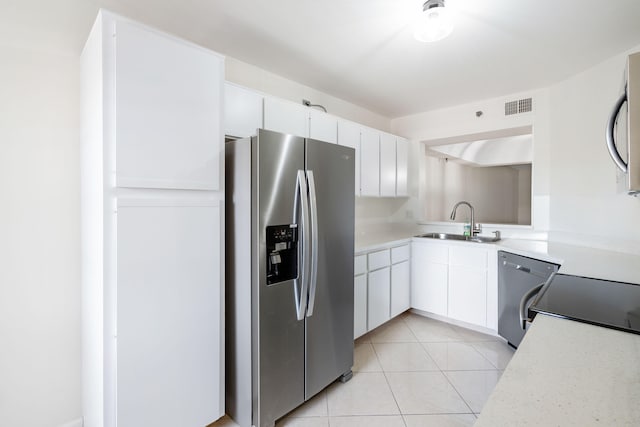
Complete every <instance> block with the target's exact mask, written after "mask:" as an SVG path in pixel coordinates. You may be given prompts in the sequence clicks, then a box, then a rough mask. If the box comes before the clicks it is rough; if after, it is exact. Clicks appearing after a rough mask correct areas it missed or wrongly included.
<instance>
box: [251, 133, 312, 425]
mask: <svg viewBox="0 0 640 427" xmlns="http://www.w3.org/2000/svg"><path fill="white" fill-rule="evenodd" d="M252 150H253V156H252V157H253V165H252V170H253V178H252V179H253V180H254V183H253V185H252V187H253V189H254V192H256V193H257V194H254V195H253V197H254V200H255V207H256V208H257V215H258V221H257V230H256V229H254V230H253V232H252V236H253V237H252V238H253V240H254V241H253V243H252V244H253V245H254V247H258V248H259V253H258V258H259V262H258V265H259V268H258V270H259V271H258V274H257V275H254V278H253V279H252V280H253V286H257V300H254V303H253V304H254V306H253V313H254V316H255V315H256V313H257V316H258V318H257V319H254V322H255V321H256V320H257V322H255V323H254V326H253V330H254V338H253V339H254V343H253V352H254V354H253V360H254V361H256V360H257V361H258V366H257V376H255V375H254V390H257V391H258V402H257V408H256V407H254V420H253V423H254V425H255V426H256V427H264V426H272V425H273V423H274V421H275V420H276V419H278V418H280V417H282V416H283V415H285V414H286V413H287V412H289V411H291V410H292V409H294V408H295V407H296V406H299V405H300V404H302V403H303V401H304V320H302V321H299V320H297V317H296V298H295V295H296V293H295V286H296V282H297V281H294V280H288V281H283V282H279V283H275V284H272V285H268V284H267V277H266V276H267V271H266V270H267V261H266V260H267V253H266V227H267V226H275V225H282V224H291V223H294V222H298V224H301V221H299V220H298V221H296V220H294V218H293V212H294V202H295V193H296V179H297V174H298V170H301V169H304V139H302V138H298V137H294V136H290V135H282V134H278V133H275V132H270V131H263V130H260V131H259V133H258V138H257V141H256V143H254V144H253V146H252ZM256 197H257V200H256V199H255V198H256ZM254 224H255V222H254ZM300 267H301V266H300V265H299V266H298V272H299V271H300ZM254 295H256V293H255V292H254ZM256 352H257V353H258V354H256ZM254 367H255V364H254ZM256 382H257V384H256Z"/></svg>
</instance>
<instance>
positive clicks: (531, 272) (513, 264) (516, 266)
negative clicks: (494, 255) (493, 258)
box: [502, 261, 549, 280]
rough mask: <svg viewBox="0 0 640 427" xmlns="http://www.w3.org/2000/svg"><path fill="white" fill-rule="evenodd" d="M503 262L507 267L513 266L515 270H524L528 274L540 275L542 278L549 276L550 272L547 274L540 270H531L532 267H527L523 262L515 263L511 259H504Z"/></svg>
mask: <svg viewBox="0 0 640 427" xmlns="http://www.w3.org/2000/svg"><path fill="white" fill-rule="evenodd" d="M502 264H503V265H504V266H505V267H511V268H513V269H515V270H518V271H522V272H523V273H527V274H532V275H534V276H537V277H540V278H542V279H544V280H547V278H548V277H549V274H548V273H547V274H545V273H539V272H537V271H535V270H531V268H529V267H526V266H524V265H522V264H516V263H513V262H509V261H502Z"/></svg>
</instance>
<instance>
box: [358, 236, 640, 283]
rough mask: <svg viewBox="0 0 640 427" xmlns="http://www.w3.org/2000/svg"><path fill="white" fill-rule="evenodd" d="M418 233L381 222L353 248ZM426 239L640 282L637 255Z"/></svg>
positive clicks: (554, 245)
mask: <svg viewBox="0 0 640 427" xmlns="http://www.w3.org/2000/svg"><path fill="white" fill-rule="evenodd" d="M421 233H422V232H421V231H420V229H419V228H417V227H411V226H408V225H404V226H402V227H384V226H381V227H380V228H379V229H377V230H369V231H367V232H366V233H364V232H361V233H356V236H355V252H356V253H357V254H358V253H362V252H367V251H372V250H376V249H381V248H384V247H390V246H394V245H398V244H403V243H406V242H408V241H410V239H411V238H413V236H415V235H417V234H421ZM427 240H428V241H429V242H442V243H443V244H461V245H474V246H478V245H482V246H491V247H495V248H497V249H498V250H504V251H507V252H511V253H515V254H518V255H523V256H527V257H530V258H536V259H540V260H543V261H549V262H553V263H557V264H560V265H561V267H560V273H565V274H574V275H577V276H585V277H593V278H596V279H606V280H615V281H620V282H629V283H640V255H635V254H627V253H622V252H614V251H609V250H603V249H598V248H590V247H583V246H576V245H569V244H566V243H559V242H553V241H551V242H550V241H545V240H529V239H510V238H506V239H503V240H500V241H499V242H496V243H474V242H459V241H452V240H444V241H442V240H435V239H427Z"/></svg>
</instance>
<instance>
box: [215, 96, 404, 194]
mask: <svg viewBox="0 0 640 427" xmlns="http://www.w3.org/2000/svg"><path fill="white" fill-rule="evenodd" d="M225 90H226V93H225V96H226V98H225V124H224V129H225V134H226V135H231V136H236V137H246V136H250V135H253V134H255V130H256V128H258V127H263V128H264V129H268V130H272V131H275V132H281V133H286V134H291V135H297V136H301V137H304V138H313V139H317V140H320V141H326V142H330V143H334V144H335V143H338V144H340V145H345V146H347V147H352V148H354V149H355V150H356V158H355V180H356V182H355V195H356V196H368V197H406V196H408V188H407V174H408V172H407V170H408V167H407V165H408V157H409V153H408V151H409V141H407V140H406V139H404V138H400V137H397V136H395V135H391V134H389V133H386V132H381V131H379V130H376V129H372V128H368V127H366V126H362V125H360V124H358V123H353V122H350V121H348V120H343V119H339V118H337V117H335V116H333V115H331V114H327V113H325V112H323V111H320V110H318V109H315V108H310V107H307V106H304V105H302V104H298V103H295V102H292V101H287V100H283V99H279V98H275V97H271V96H266V97H263V96H262V95H261V94H259V93H257V92H254V91H251V90H250V89H246V88H242V87H240V86H237V85H234V84H232V83H227V84H226V87H225ZM261 100H262V105H260V101H261Z"/></svg>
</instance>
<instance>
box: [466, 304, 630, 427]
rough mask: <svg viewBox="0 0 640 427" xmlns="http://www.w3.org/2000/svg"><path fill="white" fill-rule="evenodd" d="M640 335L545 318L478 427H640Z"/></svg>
mask: <svg viewBox="0 0 640 427" xmlns="http://www.w3.org/2000/svg"><path fill="white" fill-rule="evenodd" d="M639 402H640V335H636V334H632V333H627V332H621V331H616V330H613V329H606V328H602V327H599V326H593V325H588V324H585V323H579V322H574V321H571V320H564V319H559V318H555V317H551V316H545V315H538V316H537V317H536V319H535V320H534V322H533V324H532V326H531V328H530V329H529V331H528V332H527V334H526V335H525V338H524V340H523V341H522V343H521V345H520V347H519V348H518V351H517V352H516V353H515V355H514V356H513V359H511V362H510V363H509V365H508V366H507V369H506V370H505V371H504V373H503V374H502V377H501V379H500V381H499V382H498V384H497V385H496V388H495V389H494V391H493V393H492V394H491V396H490V397H489V400H488V401H487V403H486V404H485V406H484V408H483V409H482V413H481V414H480V418H479V419H478V420H477V422H476V424H475V426H476V427H484V426H487V427H499V426H639V425H640V404H639Z"/></svg>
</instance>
